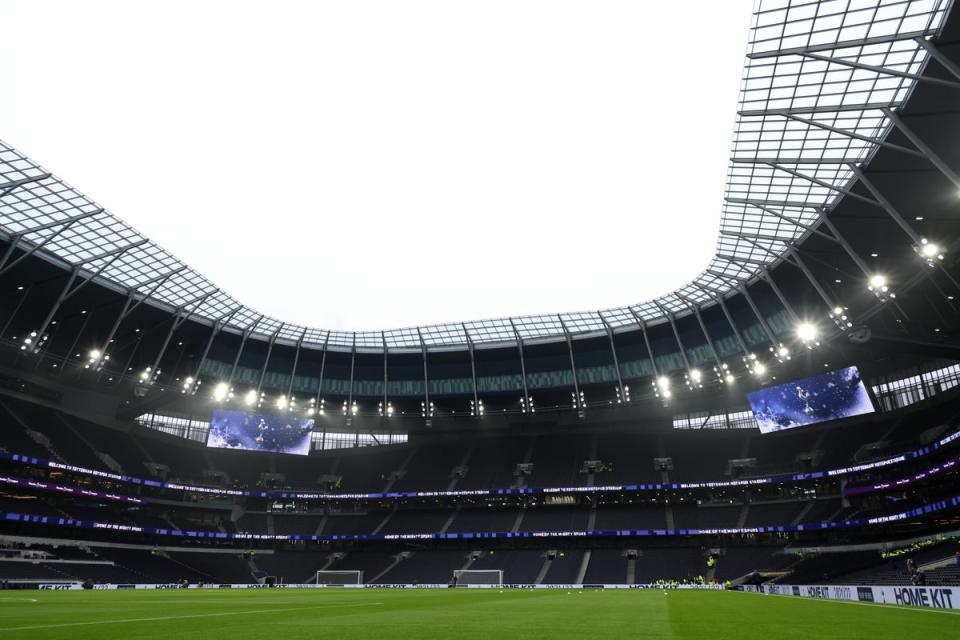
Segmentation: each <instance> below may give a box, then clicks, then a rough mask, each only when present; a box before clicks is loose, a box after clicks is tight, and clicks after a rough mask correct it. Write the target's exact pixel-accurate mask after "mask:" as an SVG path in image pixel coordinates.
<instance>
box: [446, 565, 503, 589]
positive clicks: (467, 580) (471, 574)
mask: <svg viewBox="0 0 960 640" xmlns="http://www.w3.org/2000/svg"><path fill="white" fill-rule="evenodd" d="M453 580H454V584H456V585H457V586H463V585H470V584H487V585H489V584H492V585H503V569H456V570H454V572H453Z"/></svg>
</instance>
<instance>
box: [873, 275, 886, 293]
mask: <svg viewBox="0 0 960 640" xmlns="http://www.w3.org/2000/svg"><path fill="white" fill-rule="evenodd" d="M875 289H876V290H880V291H886V290H887V277H886V276H885V275H883V274H880V273H876V274H874V275H872V276H870V290H871V291H873V290H875Z"/></svg>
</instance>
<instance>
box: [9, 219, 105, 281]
mask: <svg viewBox="0 0 960 640" xmlns="http://www.w3.org/2000/svg"><path fill="white" fill-rule="evenodd" d="M100 211H103V210H102V209H101V210H100ZM93 215H96V214H95V213H87V214H84V215H81V216H74V217H72V218H68V219H66V220H62V221H60V222H57V223H55V224H54V223H51V224H43V225H39V226H37V227H34V228H32V229H28V230H25V231H20V232H18V233H15V234H12V235H11V236H10V240H9V242H10V246H9V247H7V251H6V253H5V254H4V255H3V259H0V276H2V275H3V274H5V273H6V272H8V271H10V270H11V269H13V268H14V267H15V266H17V265H18V264H20V263H21V262H23V261H24V260H26V259H27V258H29V257H30V256H32V255H33V254H35V253H36V252H37V251H39V250H40V249H42V248H43V247H44V246H45V245H46V244H47V243H48V242H50V241H51V240H53V239H55V238H57V237H59V236H60V234H62V233H63V232H64V231H66V230H67V229H69V228H70V227H71V226H73V224H74V223H76V222H78V221H80V220H83V219H84V218H89V217H90V216H93ZM54 228H55V229H56V231H54V232H53V233H51V234H50V235H48V236H47V237H46V238H44V239H43V240H41V241H40V242H36V243H33V246H32V247H30V248H29V249H27V250H26V251H25V252H24V254H23V255H22V256H20V257H18V258H17V259H16V260H14V261H13V262H11V263H9V264H7V261H8V260H9V259H10V257H11V256H12V255H13V251H14V249H16V248H17V247H18V246H19V244H20V241H21V240H22V239H23V236H24V235H26V234H28V233H36V232H38V231H46V230H47V229H54Z"/></svg>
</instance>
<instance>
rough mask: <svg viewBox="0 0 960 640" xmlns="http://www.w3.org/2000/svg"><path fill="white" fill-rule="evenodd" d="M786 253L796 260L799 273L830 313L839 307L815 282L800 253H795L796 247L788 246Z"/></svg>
mask: <svg viewBox="0 0 960 640" xmlns="http://www.w3.org/2000/svg"><path fill="white" fill-rule="evenodd" d="M788 251H789V252H790V254H791V255H792V256H793V259H794V260H796V262H797V266H798V267H800V271H802V272H803V275H805V276H806V277H807V280H809V281H810V284H811V285H812V286H813V288H814V289H815V290H816V292H817V293H818V294H819V295H820V297H821V298H822V299H823V302H824V304H826V305H827V309H828V310H829V311H830V312H832V311H833V309H834V308H836V307H838V306H839V305H838V304H837V303H836V301H834V300H833V298H831V297H830V294H828V293H827V291H826V289H824V288H823V285H821V284H820V281H819V280H817V278H816V277H815V276H814V275H813V273H812V272H811V271H810V269H809V268H808V267H807V264H806V263H805V262H804V261H803V258H801V257H800V252H799V251H797V249H796V247H794V246H793V245H790V248H789V249H788Z"/></svg>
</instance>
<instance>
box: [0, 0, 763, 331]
mask: <svg viewBox="0 0 960 640" xmlns="http://www.w3.org/2000/svg"><path fill="white" fill-rule="evenodd" d="M750 9H751V2H750V1H749V0H738V1H737V2H732V1H730V0H727V1H724V2H717V1H716V0H714V1H712V2H710V1H703V2H692V1H688V2H684V3H677V2H659V3H653V2H637V1H627V2H618V1H611V2H587V1H582V2H567V1H562V0H549V1H543V2H540V1H529V2H527V1H523V0H512V1H505V2H501V1H496V0H495V1H490V0H486V1H483V2H455V1H452V0H445V1H437V2H429V1H427V2H425V1H407V0H405V1H402V2H398V1H396V0H393V1H384V2H380V1H358V0H351V1H346V2H312V3H307V2H303V3H295V2H266V1H264V2H260V3H247V2H236V1H233V2H170V1H167V2H162V3H160V2H155V3H140V2H136V3H134V2H129V1H127V2H97V1H92V0H86V1H85V2H75V1H74V2H46V1H37V0H31V1H30V2H17V3H6V4H5V6H4V9H3V21H4V23H5V24H6V25H7V26H6V27H5V28H4V30H3V33H4V35H3V38H2V39H0V55H2V59H3V60H4V61H5V64H4V65H3V66H4V71H3V81H2V88H0V95H2V96H3V97H2V99H0V138H3V139H4V140H6V141H7V142H8V143H10V144H12V145H13V146H14V147H16V148H18V149H19V150H20V151H22V152H24V153H26V154H27V155H28V156H30V157H31V158H33V159H34V160H35V161H37V162H38V163H40V164H41V165H43V166H45V167H46V168H47V169H48V170H50V171H52V172H53V173H54V174H56V175H58V176H59V177H61V178H62V179H64V180H65V181H67V182H68V183H70V184H72V185H73V186H75V187H76V188H78V189H79V190H81V191H82V192H84V193H86V194H87V195H89V196H90V197H91V198H93V199H94V200H96V201H97V202H98V203H99V204H100V205H101V206H104V207H106V208H107V209H109V210H110V211H111V212H112V213H114V214H115V215H117V216H119V217H121V218H123V219H124V220H126V221H127V222H129V223H130V224H132V225H133V226H134V227H136V228H138V229H139V230H140V231H142V232H144V233H145V234H146V235H148V236H149V237H150V238H152V239H153V240H155V241H157V242H158V243H159V244H161V245H162V246H164V247H166V248H167V249H168V250H170V251H171V252H172V253H174V254H175V255H177V256H178V257H180V258H181V259H183V260H184V261H186V262H187V263H188V264H190V265H191V266H193V267H194V268H196V269H197V270H198V271H200V272H201V273H203V274H204V275H206V276H207V277H208V278H210V279H211V280H212V281H213V282H215V283H217V284H218V285H219V286H221V287H222V288H224V289H225V290H227V291H228V292H230V293H231V294H233V295H234V296H235V297H236V298H237V299H238V300H240V301H241V302H243V303H245V304H247V305H249V306H252V307H254V308H256V309H258V310H259V311H262V312H265V313H267V314H269V315H272V316H274V317H277V318H279V319H281V320H283V321H287V322H295V323H301V324H308V325H311V326H318V327H322V328H329V329H355V330H359V329H384V328H394V327H399V326H407V325H411V324H426V323H435V322H445V321H459V320H472V319H480V318H485V317H495V316H505V315H520V314H527V313H550V312H558V311H576V310H586V309H596V308H602V307H611V306H621V305H625V304H631V303H635V302H639V301H641V300H645V299H648V298H652V297H654V296H657V295H660V294H664V293H667V292H669V291H670V290H672V289H674V288H676V287H678V286H681V285H683V284H685V283H686V282H688V281H689V280H691V279H692V278H693V277H694V276H696V275H697V274H698V273H699V272H700V271H702V270H703V269H704V268H705V267H706V265H707V262H708V261H709V259H710V257H711V256H712V254H713V251H714V245H715V242H716V237H717V230H718V228H719V221H720V207H721V204H722V198H723V187H724V181H725V176H726V166H727V159H728V156H729V149H730V142H731V139H732V131H733V122H734V116H735V111H736V98H737V93H738V90H739V86H740V76H741V71H742V69H743V63H744V53H745V51H746V40H747V29H748V26H749V20H750Z"/></svg>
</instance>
